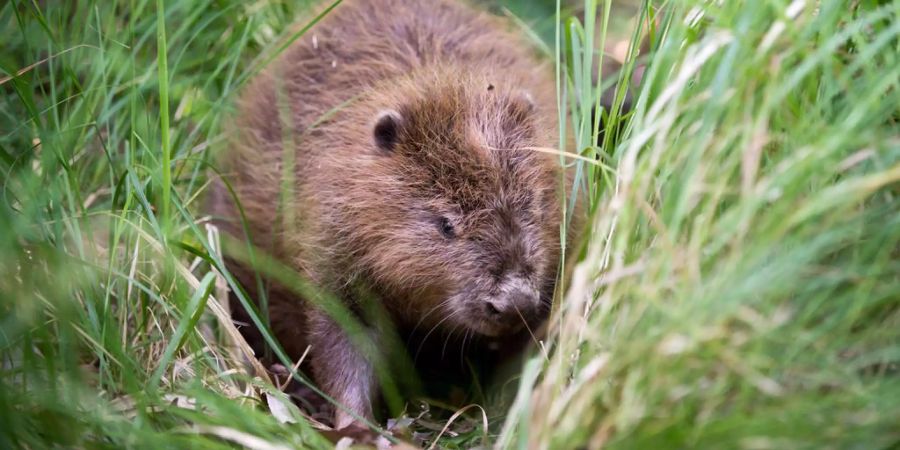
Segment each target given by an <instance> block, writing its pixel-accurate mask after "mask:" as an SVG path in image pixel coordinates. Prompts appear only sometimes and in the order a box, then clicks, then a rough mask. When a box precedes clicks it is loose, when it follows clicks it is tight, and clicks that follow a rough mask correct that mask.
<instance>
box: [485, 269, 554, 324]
mask: <svg viewBox="0 0 900 450" xmlns="http://www.w3.org/2000/svg"><path fill="white" fill-rule="evenodd" d="M480 306H481V307H482V313H483V315H484V317H485V319H486V320H485V321H486V322H487V323H488V324H489V327H490V328H493V329H496V330H498V331H500V330H503V331H512V330H517V329H520V328H522V326H524V325H526V324H527V323H530V322H531V321H533V320H534V318H535V317H536V316H537V315H538V313H539V311H540V293H539V292H538V291H537V289H535V288H534V287H532V286H531V283H529V282H528V281H527V280H525V279H522V278H511V279H509V280H506V281H505V282H504V283H503V284H502V285H501V287H500V289H498V292H497V294H496V295H492V296H490V297H488V298H487V299H486V300H485V301H484V302H483V303H481V305H480Z"/></svg>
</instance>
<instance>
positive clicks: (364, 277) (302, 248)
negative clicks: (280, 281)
mask: <svg viewBox="0 0 900 450" xmlns="http://www.w3.org/2000/svg"><path fill="white" fill-rule="evenodd" d="M555 103H556V94H555V84H554V81H553V78H552V72H551V70H550V69H549V67H548V66H547V65H546V64H544V63H541V62H539V61H538V59H537V58H536V57H535V55H534V53H533V50H532V49H531V47H530V46H529V45H528V44H527V43H525V42H524V41H523V40H522V39H521V38H519V37H517V36H515V35H514V34H512V33H510V32H509V31H508V24H507V23H506V22H504V21H501V20H500V19H498V18H496V17H493V16H490V15H488V14H485V13H481V12H476V11H475V10H473V9H471V8H469V7H468V6H465V5H463V4H460V3H459V2H456V1H444V0H368V1H351V0H347V1H345V2H344V3H342V4H341V5H340V6H338V7H337V8H336V9H335V10H334V11H332V13H331V14H329V15H328V16H327V17H326V18H325V19H324V20H323V21H322V22H321V23H319V24H317V25H316V26H315V27H313V28H312V29H311V30H310V31H309V32H307V33H306V34H305V35H304V36H303V37H302V38H301V39H300V40H298V41H297V42H296V43H294V44H293V45H292V46H291V47H290V48H289V49H288V50H287V51H286V52H285V53H284V54H283V55H282V56H281V57H279V58H278V59H277V60H276V62H275V63H274V64H273V65H272V66H271V67H270V68H268V69H266V70H265V71H264V72H263V73H262V74H261V75H259V76H258V77H257V78H256V79H255V80H254V81H253V83H251V85H249V86H248V88H247V89H245V91H244V92H243V94H242V96H241V98H240V101H239V104H238V108H237V111H238V113H237V114H236V115H235V119H234V121H233V123H232V126H231V127H230V128H229V131H230V132H231V133H232V136H231V137H230V141H229V142H230V144H229V149H228V151H227V152H226V153H225V154H224V158H223V159H222V161H221V165H222V167H223V168H224V169H225V178H226V179H227V180H228V181H229V183H231V185H232V186H233V188H234V190H235V192H236V193H237V196H238V199H239V201H240V203H241V205H242V207H243V209H244V212H245V214H246V217H247V218H248V221H249V223H248V227H249V230H248V231H249V233H250V236H251V240H252V241H253V243H254V244H255V245H256V246H258V247H260V248H262V249H264V250H266V251H268V252H270V253H271V254H272V255H273V256H275V257H277V258H278V259H280V260H281V261H283V262H285V263H287V264H289V265H290V266H291V267H293V268H295V269H296V270H297V271H298V273H299V274H301V275H302V276H304V277H306V278H308V279H309V280H311V281H313V282H314V283H316V284H317V285H318V286H320V287H322V288H324V289H326V290H328V291H329V292H333V293H335V294H336V295H337V296H338V297H340V298H341V299H342V300H343V301H344V302H346V304H347V305H348V306H350V307H351V308H353V307H354V305H355V304H356V303H357V302H358V301H359V300H360V299H359V298H357V297H356V295H355V294H354V292H355V290H354V286H358V285H362V286H364V287H365V289H366V290H367V291H369V292H371V293H373V294H374V295H375V296H376V297H377V298H378V299H380V301H381V303H382V304H383V305H384V306H385V308H386V309H387V310H388V312H389V313H390V315H391V317H392V319H393V320H394V321H395V322H396V323H397V324H398V325H399V326H400V327H401V328H403V329H406V330H407V331H410V330H411V333H412V335H416V333H417V332H418V333H419V334H418V336H421V332H420V330H423V329H424V330H429V329H439V330H442V332H446V331H447V330H450V329H451V328H454V327H456V328H459V327H462V328H463V329H466V330H467V333H466V334H467V335H468V334H469V333H468V331H469V329H478V330H480V331H481V334H485V333H487V334H491V333H495V334H499V335H504V334H511V333H513V330H512V328H510V330H509V331H507V330H506V329H505V328H504V327H503V326H501V325H497V324H488V322H490V320H488V319H485V318H484V317H481V316H480V315H479V314H481V313H473V312H472V311H475V310H476V309H478V308H480V306H479V305H477V304H476V303H477V302H479V301H482V300H481V299H484V298H495V297H492V296H497V297H496V298H500V296H509V295H512V294H510V293H509V292H508V291H509V290H510V289H519V290H523V291H524V290H530V289H534V290H535V291H537V292H539V293H540V296H539V297H540V298H539V301H540V306H539V307H536V308H534V310H532V311H530V314H528V317H525V319H526V320H527V321H528V322H530V323H531V325H532V326H534V325H538V324H540V322H541V321H542V320H543V319H544V318H545V317H546V314H547V312H548V308H549V302H550V298H551V297H552V293H553V286H554V280H555V278H556V276H557V272H558V264H559V252H560V245H559V223H560V220H561V215H560V206H559V199H560V196H561V194H560V192H559V189H558V188H559V185H560V182H559V177H560V169H559V160H558V157H557V156H555V155H548V154H546V153H540V152H535V151H531V150H528V149H526V148H525V147H550V148H553V147H557V146H558V137H557V134H556V131H557V123H556V105H555ZM385 112H387V113H389V114H396V117H395V119H396V125H397V128H396V131H397V135H396V137H395V139H396V143H395V145H393V146H392V148H390V149H389V150H386V149H384V148H380V147H379V146H378V145H377V144H376V141H375V139H374V138H373V128H374V126H375V124H376V121H377V120H378V118H379V117H380V116H382V115H383V114H385ZM323 117H324V120H323ZM284 143H290V144H291V147H290V148H289V150H292V153H293V157H294V161H295V166H294V168H293V171H292V172H290V173H291V176H292V177H293V180H294V182H293V183H291V184H290V190H291V191H293V192H292V193H293V195H291V196H290V197H289V198H287V199H282V192H283V189H282V178H283V170H284V167H283V165H284V163H285V162H284V161H283V158H284V155H285V154H286V152H285V151H284V148H283V147H284ZM212 199H213V200H212V202H211V208H212V212H213V214H214V215H215V216H216V217H217V218H219V219H220V224H221V226H222V227H223V228H224V229H225V230H226V231H227V232H230V233H232V234H233V235H235V236H237V237H242V236H243V232H242V231H241V228H240V226H239V225H238V223H239V222H238V221H237V220H236V218H237V217H239V214H238V211H237V209H236V207H235V205H234V203H233V202H232V201H231V198H230V196H229V195H228V193H227V191H226V190H225V189H224V187H223V186H222V185H221V184H218V185H217V186H216V188H215V190H214V192H213V195H212ZM282 200H286V202H284V203H282ZM442 218H447V219H448V220H452V221H453V228H454V233H455V237H454V238H453V239H447V238H446V237H443V236H441V234H440V232H439V231H438V227H439V226H440V224H439V223H438V222H439V221H440V220H443V219H442ZM229 268H230V269H231V268H233V270H234V271H235V273H236V274H237V275H238V278H239V279H240V280H241V282H242V284H243V285H244V286H248V285H252V284H253V281H252V280H253V278H252V277H251V276H250V274H251V271H250V270H249V269H247V268H245V267H242V266H240V265H236V264H231V265H229ZM510 274H512V275H510ZM253 294H255V293H254V292H251V295H253ZM269 295H270V311H269V313H270V317H271V320H272V327H273V330H274V332H275V334H276V336H277V337H278V339H279V341H280V342H281V343H282V345H284V346H285V348H286V349H287V351H288V353H289V354H290V356H291V357H293V358H298V357H299V356H300V354H302V353H303V351H304V350H305V349H306V347H307V345H309V346H310V355H309V357H308V359H307V361H308V367H307V369H308V370H310V371H311V373H312V375H313V378H314V379H315V381H316V382H317V383H318V384H319V385H320V386H321V387H322V388H323V390H324V391H325V392H327V393H329V394H330V395H331V396H333V397H334V398H335V399H336V400H338V401H339V402H341V403H342V404H344V405H345V406H347V407H348V408H350V409H351V410H353V411H355V412H356V413H358V414H360V415H362V416H363V417H367V418H371V417H372V415H373V406H372V401H373V399H374V398H375V397H376V391H377V389H376V384H375V378H374V375H373V372H372V369H371V367H370V365H369V364H368V363H367V361H366V358H365V357H364V356H363V355H362V354H361V352H359V351H357V350H356V349H355V348H354V347H353V346H352V345H350V343H349V340H348V339H347V338H346V336H344V332H343V331H342V330H341V329H340V327H338V326H337V325H336V324H335V323H334V322H333V321H332V320H331V319H330V318H329V317H328V316H327V315H326V314H324V313H323V312H321V311H319V310H318V309H316V308H311V307H309V306H308V305H307V304H306V303H305V302H304V301H303V300H302V299H299V298H297V297H296V296H294V295H291V294H289V293H287V292H286V291H284V290H280V289H278V288H277V287H275V288H274V289H273V290H272V291H271V292H270V294H269ZM479 311H480V310H479ZM442 320H443V321H444V322H443V323H441V321H442ZM495 325H496V326H495ZM479 327H481V328H479ZM414 329H415V330H414ZM460 334H462V333H460ZM471 334H475V333H474V332H472V333H471ZM372 337H373V339H374V340H375V342H376V347H377V344H378V343H380V341H379V339H380V336H378V335H377V333H375V332H374V331H373V332H372ZM335 422H336V425H337V426H338V427H341V426H346V425H349V424H351V423H352V422H353V420H352V418H351V417H350V416H349V415H347V414H346V413H341V412H338V413H337V415H336V420H335Z"/></svg>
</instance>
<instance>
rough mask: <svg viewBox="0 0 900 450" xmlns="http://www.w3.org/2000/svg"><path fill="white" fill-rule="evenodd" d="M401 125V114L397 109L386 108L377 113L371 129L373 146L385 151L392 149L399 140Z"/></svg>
mask: <svg viewBox="0 0 900 450" xmlns="http://www.w3.org/2000/svg"><path fill="white" fill-rule="evenodd" d="M402 126H403V116H401V115H400V113H398V112H397V111H394V110H393V109H387V110H384V111H381V112H380V113H378V118H377V119H375V127H374V128H373V130H372V137H373V138H374V140H375V146H376V147H378V148H379V149H381V150H384V151H386V152H390V151H393V150H394V147H395V146H396V145H397V141H398V140H399V137H400V128H401V127H402Z"/></svg>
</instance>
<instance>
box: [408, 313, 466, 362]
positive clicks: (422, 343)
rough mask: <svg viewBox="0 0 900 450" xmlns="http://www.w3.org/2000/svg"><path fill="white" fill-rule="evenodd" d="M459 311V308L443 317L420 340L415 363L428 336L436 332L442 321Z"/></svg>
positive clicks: (414, 358) (414, 359)
mask: <svg viewBox="0 0 900 450" xmlns="http://www.w3.org/2000/svg"><path fill="white" fill-rule="evenodd" d="M459 311H460V310H458V309H457V310H454V311H452V312H451V313H450V314H447V316H446V317H444V318H443V319H441V320H440V322H438V323H436V324H435V325H434V326H433V327H431V330H429V331H428V333H427V334H426V335H425V337H424V338H422V340H421V341H419V348H418V349H417V350H416V355H415V356H414V357H413V363H415V362H416V361H418V360H419V353H420V352H421V351H422V346H423V345H425V341H427V340H428V337H429V336H431V333H434V330H436V329H437V328H438V327H439V326H441V324H442V323H444V322H446V321H447V319H449V318H451V317H453V316H455V315H456V313H458V312H459Z"/></svg>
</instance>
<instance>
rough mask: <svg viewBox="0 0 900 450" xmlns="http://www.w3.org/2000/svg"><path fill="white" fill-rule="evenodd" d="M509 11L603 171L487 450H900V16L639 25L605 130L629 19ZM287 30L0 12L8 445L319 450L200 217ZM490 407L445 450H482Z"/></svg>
mask: <svg viewBox="0 0 900 450" xmlns="http://www.w3.org/2000/svg"><path fill="white" fill-rule="evenodd" d="M506 6H507V7H509V11H511V14H515V15H516V19H517V20H518V21H519V23H522V24H528V26H529V27H531V28H529V29H526V30H523V31H524V32H528V33H531V34H532V35H533V36H537V37H544V38H546V39H548V42H547V43H546V48H548V49H550V52H551V53H555V57H556V59H557V61H558V70H557V73H558V86H559V99H560V106H561V113H560V119H561V123H563V125H562V128H561V129H562V130H564V131H565V133H566V137H565V138H564V139H563V140H562V141H561V142H562V143H564V144H568V143H570V142H571V143H573V145H574V147H572V146H569V147H567V148H566V151H568V152H571V153H578V154H580V155H582V156H584V157H586V158H587V159H588V160H595V161H596V163H587V162H585V161H584V160H583V159H582V160H574V159H570V160H567V162H568V163H573V164H579V167H578V169H577V170H579V172H580V175H579V177H578V184H579V186H580V190H579V191H578V192H579V193H578V195H581V196H583V197H582V199H583V200H585V201H586V202H587V204H588V205H589V206H590V208H589V209H590V210H591V212H592V219H591V220H590V224H589V228H590V231H589V233H588V236H587V237H586V242H585V246H584V247H583V248H582V247H579V248H574V249H569V252H568V253H567V258H569V259H575V260H578V261H579V264H578V265H577V267H576V269H575V274H574V276H573V278H572V279H571V280H570V281H569V282H568V289H567V291H566V293H565V294H564V295H562V296H561V297H560V298H559V299H558V301H557V307H556V311H557V314H556V315H555V316H554V317H553V319H552V321H551V332H550V335H549V336H548V337H547V340H546V341H545V342H544V343H543V344H544V350H545V352H542V353H541V354H540V355H536V356H534V357H533V358H531V359H529V360H528V361H527V363H526V365H525V366H524V368H523V370H522V373H521V375H520V376H519V378H518V379H517V383H518V391H517V394H516V395H515V399H514V401H513V402H512V405H511V407H510V408H509V411H508V413H507V414H506V415H505V417H491V423H490V430H489V432H490V433H489V435H490V436H489V438H490V440H491V441H492V442H493V443H494V444H496V445H497V446H500V447H513V446H515V447H519V446H522V447H528V446H530V447H534V448H575V447H581V446H587V447H592V448H593V447H599V446H610V447H627V448H654V447H664V448H665V447H717V448H718V447H724V448H748V449H758V448H759V449H762V448H796V447H809V448H823V447H826V448H851V447H852V448H892V446H896V445H898V443H900V432H898V428H897V427H896V424H897V423H900V381H898V366H897V364H898V362H900V308H898V306H900V279H898V274H900V262H898V261H900V258H898V256H900V250H898V249H900V245H898V240H900V211H898V208H897V203H896V201H897V200H896V196H897V195H898V186H900V183H898V181H900V126H898V120H900V108H898V105H900V93H898V80H900V61H898V59H900V40H898V33H900V25H898V23H900V21H898V20H897V19H898V17H897V16H898V13H900V4H898V3H897V2H890V1H888V2H885V1H881V2H877V1H855V2H843V1H835V0H828V1H820V2H803V1H801V0H797V1H793V2H785V1H775V0H771V1H761V2H753V3H749V2H701V1H698V0H683V1H678V2H666V3H665V4H662V5H659V4H655V3H654V4H653V5H651V4H649V3H645V4H642V5H640V7H639V8H636V9H637V17H636V18H635V19H636V20H635V21H633V22H629V24H635V25H638V29H637V30H635V31H634V33H633V35H632V36H631V40H632V42H636V41H637V40H638V39H639V38H640V37H642V36H649V41H650V42H651V46H650V47H651V51H650V53H649V54H643V55H638V54H637V51H636V50H635V49H634V47H632V51H631V52H630V53H629V58H627V60H626V64H625V66H624V70H623V74H622V75H621V76H620V78H621V79H622V80H623V83H620V85H619V91H618V92H619V96H618V97H617V98H618V100H617V101H616V102H615V103H614V104H613V107H612V108H607V110H604V111H603V112H602V113H599V114H598V113H597V111H598V105H599V101H598V99H599V96H600V92H601V89H598V87H599V86H600V85H603V86H607V85H610V84H612V82H613V81H612V80H609V79H598V78H597V77H596V76H595V73H596V70H595V68H596V67H597V66H598V59H599V58H601V57H603V58H608V57H609V56H603V52H602V51H600V49H602V48H605V47H607V46H608V45H607V44H608V43H609V42H610V40H611V39H612V38H611V37H610V36H609V35H610V31H609V30H612V29H613V28H616V29H621V28H625V29H627V28H628V27H622V25H621V23H618V22H621V21H617V19H616V11H617V10H620V8H622V7H621V6H620V5H618V4H612V3H611V2H609V1H607V0H603V1H598V0H586V1H585V2H584V3H583V4H578V5H574V6H575V8H574V11H575V12H579V11H580V12H581V14H580V15H579V17H581V19H577V20H576V19H570V18H569V11H570V10H569V9H568V7H569V6H572V5H571V4H560V3H559V2H557V3H556V4H554V3H553V2H547V1H543V2H539V1H534V2H526V1H517V2H512V1H510V2H506ZM500 11H502V9H500ZM555 11H559V13H556V14H554V12H555ZM629 11H632V10H630V9H629ZM298 18H299V20H300V21H301V22H302V23H314V22H315V20H316V17H314V16H313V15H311V14H310V12H309V9H308V8H307V5H306V4H305V3H304V2H300V1H298V2H249V3H248V2H242V1H236V0H235V1H232V0H225V1H218V0H216V1H214V0H201V1H196V2H185V1H165V2H164V1H161V0H160V1H156V2H153V1H151V0H115V1H104V2H93V1H72V2H29V1H13V2H7V3H5V4H3V5H2V6H0V25H2V26H0V42H2V43H3V44H2V51H0V72H2V73H0V92H2V95H0V169H2V177H0V181H2V182H0V185H2V191H0V209H2V211H0V236H2V237H0V273H2V274H3V277H0V323H2V326H0V358H2V375H0V447H4V448H10V447H30V448H44V447H48V446H51V445H55V446H62V447H91V448H93V447H110V448H121V447H150V448H158V447H161V446H175V447H188V446H190V447H204V448H205V447H227V446H231V445H235V444H237V445H242V446H247V447H253V448H273V447H274V448H278V447H279V446H280V447H303V448H320V447H321V448H328V447H330V446H331V445H332V444H331V443H329V442H328V441H327V440H326V439H325V437H324V436H323V434H322V433H320V432H319V431H317V430H316V429H315V427H316V424H315V422H314V420H312V419H310V418H307V417H304V416H303V415H302V413H301V412H300V411H299V410H298V409H296V408H294V407H293V406H292V405H291V403H290V402H288V401H286V399H285V398H284V396H283V395H282V394H280V393H278V392H277V389H276V388H274V387H273V386H272V385H271V383H270V382H269V381H271V380H267V378H268V375H266V372H265V370H264V369H263V368H262V367H260V366H259V364H254V363H253V360H252V359H250V358H248V357H247V351H248V349H247V347H246V343H245V342H243V340H242V339H241V338H240V336H239V335H238V334H237V332H236V330H235V328H234V326H233V325H232V324H231V322H230V320H228V312H227V305H226V304H224V298H225V297H224V292H225V288H226V285H228V284H229V283H231V284H233V280H232V279H230V277H228V276H225V277H222V276H218V275H217V272H216V270H214V269H215V267H217V266H220V265H221V260H220V259H218V256H217V245H218V244H217V242H218V241H217V239H216V236H215V230H212V229H207V228H206V226H205V224H206V221H207V218H206V217H204V216H203V215H202V209H201V208H200V207H199V203H200V201H201V199H202V197H203V195H204V193H205V191H206V188H207V183H208V180H209V178H210V177H212V176H216V175H215V168H214V167H211V165H210V163H209V161H210V154H211V152H213V151H215V150H216V149H217V148H219V147H221V144H222V142H223V136H224V133H226V132H227V130H225V129H223V120H224V118H225V117H226V115H227V113H228V112H229V110H228V108H229V105H230V101H231V100H232V99H233V98H234V95H235V92H236V91H237V90H238V89H239V88H240V86H241V85H242V83H243V82H244V81H245V80H246V79H248V78H249V77H250V76H252V74H253V73H255V72H256V71H258V70H259V69H260V68H261V66H262V64H263V63H264V62H265V61H267V60H269V59H270V58H271V56H272V55H273V54H274V53H275V52H277V50H278V49H280V48H283V47H284V44H285V43H286V42H289V41H290V40H291V39H293V38H296V33H293V32H292V31H291V29H290V28H289V25H290V24H292V23H294V22H295V20H297V19H298ZM294 30H296V28H294ZM626 38H627V36H626ZM551 57H554V56H551ZM639 65H640V66H642V67H643V66H644V65H646V68H645V69H643V70H644V76H643V80H642V82H641V85H640V87H639V88H637V87H634V86H632V87H631V88H632V93H633V94H635V95H636V103H635V107H634V109H633V111H632V112H630V113H627V114H623V112H624V111H622V110H621V109H620V107H619V106H620V104H621V99H622V94H624V90H625V88H626V85H627V84H628V82H627V81H625V80H630V79H631V77H630V73H631V72H632V71H633V70H635V69H636V68H637V67H638V66H639ZM167 99H168V101H167ZM601 119H603V120H602V122H603V123H604V124H606V125H608V126H612V127H614V128H617V129H618V132H616V133H603V134H601V133H599V131H598V127H597V126H598V125H599V124H600V123H601ZM572 161H576V162H572ZM244 300H246V299H244ZM270 410H272V412H270ZM476 411H478V409H477V408H472V409H469V410H466V411H465V412H464V413H463V414H462V416H464V417H463V418H460V419H458V420H464V419H465V418H466V417H467V418H468V419H465V420H469V421H470V423H474V424H476V426H475V430H474V431H466V430H455V431H457V433H455V434H453V433H451V434H445V436H444V437H442V438H441V440H440V444H441V445H443V446H446V447H464V446H469V445H476V444H478V443H480V442H481V430H480V427H479V426H477V424H478V423H480V418H479V419H476V417H478V416H479V415H478V414H476ZM439 425H440V426H438V428H440V427H441V426H443V423H441V424H439ZM451 431H454V430H451ZM423 435H424V436H426V437H427V438H428V439H430V438H433V437H434V435H435V433H434V432H433V431H432V432H430V434H423Z"/></svg>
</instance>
